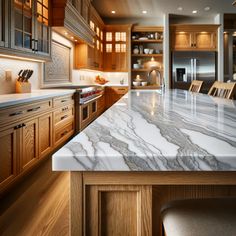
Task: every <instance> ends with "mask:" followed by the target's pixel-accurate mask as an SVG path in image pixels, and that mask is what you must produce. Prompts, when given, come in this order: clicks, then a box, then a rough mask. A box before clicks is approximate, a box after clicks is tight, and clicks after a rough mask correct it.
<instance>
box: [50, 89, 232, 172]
mask: <svg viewBox="0 0 236 236" xmlns="http://www.w3.org/2000/svg"><path fill="white" fill-rule="evenodd" d="M53 170H55V171H235V170H236V102H235V101H230V100H225V99H215V98H212V97H210V96H208V95H204V94H193V93H190V92H188V91H182V90H169V91H166V92H165V93H163V94H161V93H160V91H157V90H146V91H129V93H128V94H126V95H125V96H124V97H123V98H122V99H121V100H119V101H118V102H117V103H116V104H114V105H113V106H112V107H111V108H110V109H108V110H107V111H106V112H105V113H103V114H102V115H101V116H100V117H99V118H98V119H96V120H95V121H94V122H93V123H91V124H90V125H89V126H88V127H87V128H86V129H85V130H84V131H82V132H81V133H80V134H78V135H77V136H75V137H74V138H73V139H72V140H71V141H70V142H68V143H67V144H66V145H65V146H64V147H62V148H61V149H60V150H59V151H57V152H56V153H55V154H54V155H53Z"/></svg>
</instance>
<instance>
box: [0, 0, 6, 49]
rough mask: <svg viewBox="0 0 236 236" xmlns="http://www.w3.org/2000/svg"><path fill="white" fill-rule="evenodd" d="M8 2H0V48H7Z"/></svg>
mask: <svg viewBox="0 0 236 236" xmlns="http://www.w3.org/2000/svg"><path fill="white" fill-rule="evenodd" d="M7 9H8V1H6V0H0V47H8V33H7V32H8V11H7Z"/></svg>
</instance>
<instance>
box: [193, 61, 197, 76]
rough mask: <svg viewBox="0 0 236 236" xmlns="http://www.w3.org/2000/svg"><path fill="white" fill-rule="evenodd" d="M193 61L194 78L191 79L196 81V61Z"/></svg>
mask: <svg viewBox="0 0 236 236" xmlns="http://www.w3.org/2000/svg"><path fill="white" fill-rule="evenodd" d="M193 61H194V65H193V67H194V72H193V73H194V77H193V79H194V80H196V79H197V59H196V58H195V59H193Z"/></svg>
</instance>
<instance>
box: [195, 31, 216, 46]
mask: <svg viewBox="0 0 236 236" xmlns="http://www.w3.org/2000/svg"><path fill="white" fill-rule="evenodd" d="M194 36H195V47H196V48H197V49H209V50H211V49H216V33H214V32H197V33H195V34H194Z"/></svg>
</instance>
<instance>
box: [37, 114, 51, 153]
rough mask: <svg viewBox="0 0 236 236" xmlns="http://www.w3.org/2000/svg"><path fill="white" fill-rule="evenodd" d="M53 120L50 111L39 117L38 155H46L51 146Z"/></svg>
mask: <svg viewBox="0 0 236 236" xmlns="http://www.w3.org/2000/svg"><path fill="white" fill-rule="evenodd" d="M52 131H53V121H52V113H49V114H46V115H43V116H41V117H39V157H40V158H41V157H44V156H46V155H47V154H48V153H49V152H50V151H52V147H53V139H52Z"/></svg>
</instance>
